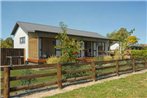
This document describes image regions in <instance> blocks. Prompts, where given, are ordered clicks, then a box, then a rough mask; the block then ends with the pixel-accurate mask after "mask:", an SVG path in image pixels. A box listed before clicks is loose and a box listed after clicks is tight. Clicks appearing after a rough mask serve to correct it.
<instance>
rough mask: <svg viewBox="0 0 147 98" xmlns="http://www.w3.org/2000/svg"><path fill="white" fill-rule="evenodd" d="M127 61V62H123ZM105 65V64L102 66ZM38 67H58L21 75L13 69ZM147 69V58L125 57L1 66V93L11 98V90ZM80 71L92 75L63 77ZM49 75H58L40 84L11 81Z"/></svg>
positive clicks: (94, 78)
mask: <svg viewBox="0 0 147 98" xmlns="http://www.w3.org/2000/svg"><path fill="white" fill-rule="evenodd" d="M123 62H127V63H125V64H124V63H123ZM87 65H89V66H90V67H91V68H86V69H77V70H72V71H71V70H70V71H68V70H66V71H65V70H63V67H66V66H87ZM101 65H104V66H101ZM124 66H129V68H124V69H123V67H124ZM34 68H35V69H37V68H49V69H52V68H54V69H56V71H55V72H51V73H43V74H40V73H39V74H31V75H23V76H21V75H19V76H12V75H11V71H15V70H22V69H34ZM112 68H113V70H112V71H111V72H104V73H100V71H104V70H109V69H112ZM143 69H147V60H146V59H124V60H112V61H94V62H92V61H91V62H85V63H83V62H82V63H70V64H40V65H26V66H25V65H24V66H22V65H21V66H18V65H17V66H15V65H13V66H1V72H2V73H3V74H2V78H1V82H2V85H1V86H2V89H1V93H2V95H3V97H4V98H9V97H10V96H11V94H10V93H11V92H16V91H21V90H28V89H37V88H42V87H46V86H52V85H56V86H57V87H58V88H59V89H62V88H63V87H64V84H65V83H67V82H71V83H72V82H75V81H79V80H88V79H89V80H92V81H97V80H99V79H100V77H102V76H106V75H112V74H113V75H114V76H119V75H121V74H124V73H128V72H130V73H131V72H136V71H139V70H143ZM80 72H91V74H90V75H86V76H80V77H76V78H69V79H63V75H64V74H68V73H70V74H71V73H80ZM49 76H55V77H57V80H54V81H52V82H45V83H39V84H31V85H23V86H16V87H11V85H10V82H11V81H16V80H23V79H24V80H25V79H31V78H40V77H49Z"/></svg>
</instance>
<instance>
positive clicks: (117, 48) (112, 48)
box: [110, 43, 119, 51]
mask: <svg viewBox="0 0 147 98" xmlns="http://www.w3.org/2000/svg"><path fill="white" fill-rule="evenodd" d="M110 50H112V51H114V50H119V43H114V44H112V45H111V46H110Z"/></svg>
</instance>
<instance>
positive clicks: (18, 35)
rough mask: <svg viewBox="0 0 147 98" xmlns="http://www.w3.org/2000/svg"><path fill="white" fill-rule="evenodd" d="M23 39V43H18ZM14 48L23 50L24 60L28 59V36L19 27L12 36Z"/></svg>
mask: <svg viewBox="0 0 147 98" xmlns="http://www.w3.org/2000/svg"><path fill="white" fill-rule="evenodd" d="M21 37H25V43H23V44H21V43H20V38H21ZM14 48H23V49H25V58H26V60H27V58H28V35H27V33H26V32H24V31H23V30H22V28H21V27H18V29H17V31H16V33H15V35H14Z"/></svg>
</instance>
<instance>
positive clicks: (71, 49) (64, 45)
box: [55, 22, 82, 62]
mask: <svg viewBox="0 0 147 98" xmlns="http://www.w3.org/2000/svg"><path fill="white" fill-rule="evenodd" d="M60 27H61V30H62V32H60V33H59V34H58V35H57V36H56V38H57V39H58V40H59V41H60V44H59V45H57V46H56V47H55V48H60V49H61V54H62V56H61V60H62V61H65V62H72V61H75V59H76V58H77V55H78V54H79V51H80V50H81V43H82V42H81V41H77V40H75V39H73V38H70V37H69V36H68V35H67V26H66V25H65V24H64V23H63V22H61V23H60Z"/></svg>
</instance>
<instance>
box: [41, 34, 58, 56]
mask: <svg viewBox="0 0 147 98" xmlns="http://www.w3.org/2000/svg"><path fill="white" fill-rule="evenodd" d="M55 45H56V40H55V39H54V38H45V37H44V38H41V50H42V55H44V54H46V55H47V56H53V55H55Z"/></svg>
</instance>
